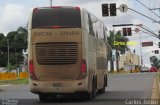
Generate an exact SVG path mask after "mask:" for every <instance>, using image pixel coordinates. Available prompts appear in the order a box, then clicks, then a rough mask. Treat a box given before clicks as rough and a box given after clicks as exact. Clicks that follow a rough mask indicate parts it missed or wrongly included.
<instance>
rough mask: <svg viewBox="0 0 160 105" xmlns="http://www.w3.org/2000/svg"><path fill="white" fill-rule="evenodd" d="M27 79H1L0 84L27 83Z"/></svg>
mask: <svg viewBox="0 0 160 105" xmlns="http://www.w3.org/2000/svg"><path fill="white" fill-rule="evenodd" d="M28 83H29V80H28V79H15V80H3V81H0V85H6V84H15V85H17V84H28Z"/></svg>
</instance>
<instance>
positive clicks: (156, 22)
mask: <svg viewBox="0 0 160 105" xmlns="http://www.w3.org/2000/svg"><path fill="white" fill-rule="evenodd" d="M128 9H130V10H132V11H134V12H136V13H138V14H140V15H142V16H144V17H146V18H148V19H150V20H152V21H154V22H156V23H159V24H160V21H157V20H154V19H152V18H150V17H149V16H146V15H144V14H142V13H140V12H138V11H136V10H134V9H132V8H128Z"/></svg>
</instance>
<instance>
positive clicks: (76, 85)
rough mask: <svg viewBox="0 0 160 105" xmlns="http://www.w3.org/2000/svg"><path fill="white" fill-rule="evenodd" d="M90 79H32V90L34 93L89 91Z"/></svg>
mask: <svg viewBox="0 0 160 105" xmlns="http://www.w3.org/2000/svg"><path fill="white" fill-rule="evenodd" d="M87 83H88V79H87V78H86V79H83V80H75V81H65V82H62V81H59V82H58V81H56V82H48V81H43V82H42V81H41V82H39V81H30V91H31V92H32V93H36V94H40V93H76V92H84V91H88V84H87Z"/></svg>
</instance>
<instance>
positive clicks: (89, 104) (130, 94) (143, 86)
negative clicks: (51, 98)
mask: <svg viewBox="0 0 160 105" xmlns="http://www.w3.org/2000/svg"><path fill="white" fill-rule="evenodd" d="M155 75H156V73H135V74H134V73H133V74H110V75H109V81H108V82H109V83H108V87H107V88H106V92H105V93H104V94H100V95H99V94H98V95H97V97H96V98H95V99H94V100H89V101H84V100H75V99H73V100H67V101H66V100H59V101H56V102H50V103H42V102H40V101H39V99H38V95H35V94H32V93H30V92H29V87H28V85H9V86H0V89H1V90H2V91H0V98H1V100H0V105H7V104H5V103H7V102H8V103H9V104H8V105H11V103H12V105H52V104H54V105H97V104H98V105H135V104H138V105H140V104H141V105H144V102H147V101H146V99H150V98H151V94H152V85H153V80H154V77H155ZM155 103H156V102H155ZM145 105H149V104H148V103H146V104H145Z"/></svg>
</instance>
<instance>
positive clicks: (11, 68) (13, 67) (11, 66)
mask: <svg viewBox="0 0 160 105" xmlns="http://www.w3.org/2000/svg"><path fill="white" fill-rule="evenodd" d="M5 69H6V70H8V64H7V66H6V67H5ZM15 69H16V65H12V64H10V63H9V71H11V70H15Z"/></svg>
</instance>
